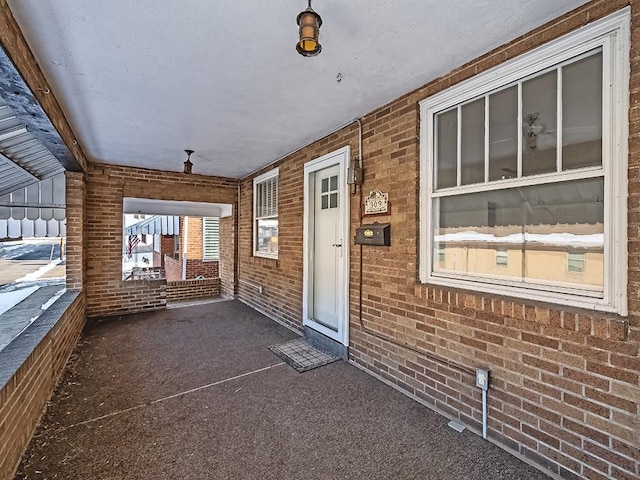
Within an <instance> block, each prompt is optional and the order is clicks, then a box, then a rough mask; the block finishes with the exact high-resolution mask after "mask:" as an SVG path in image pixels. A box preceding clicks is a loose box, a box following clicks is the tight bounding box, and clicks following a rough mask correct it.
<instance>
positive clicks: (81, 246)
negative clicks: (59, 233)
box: [65, 172, 87, 290]
mask: <svg viewBox="0 0 640 480" xmlns="http://www.w3.org/2000/svg"><path fill="white" fill-rule="evenodd" d="M65 176H66V197H67V202H66V204H67V208H66V213H67V290H82V289H83V288H84V284H85V281H86V275H85V273H86V261H85V258H86V257H85V241H84V231H85V229H84V224H85V221H84V220H85V201H86V190H87V188H86V182H85V177H84V174H83V173H77V172H66V174H65Z"/></svg>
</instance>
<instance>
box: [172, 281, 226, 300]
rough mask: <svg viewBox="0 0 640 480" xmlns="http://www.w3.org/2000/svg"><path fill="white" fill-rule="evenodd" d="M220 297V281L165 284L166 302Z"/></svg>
mask: <svg viewBox="0 0 640 480" xmlns="http://www.w3.org/2000/svg"><path fill="white" fill-rule="evenodd" d="M218 296H220V279H219V278H209V279H205V280H184V281H176V282H167V301H175V300H188V299H194V298H203V297H218Z"/></svg>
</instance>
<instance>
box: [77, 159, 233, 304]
mask: <svg viewBox="0 0 640 480" xmlns="http://www.w3.org/2000/svg"><path fill="white" fill-rule="evenodd" d="M236 194H237V182H236V180H233V179H226V178H219V177H205V176H203V175H186V174H183V173H176V172H163V171H159V170H146V169H140V168H129V167H117V166H112V165H106V164H92V165H91V167H90V168H89V172H88V178H87V230H86V232H85V234H86V237H87V251H88V252H90V253H89V258H88V261H87V314H88V315H89V316H97V315H112V314H118V313H125V312H134V311H142V310H151V309H157V308H163V307H164V306H165V304H166V287H165V282H162V281H123V280H122V273H121V270H122V266H121V251H122V247H121V242H122V199H123V197H137V198H152V199H157V200H176V201H192V202H212V203H228V204H231V205H235V202H236Z"/></svg>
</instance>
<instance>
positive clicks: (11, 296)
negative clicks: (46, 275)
mask: <svg viewBox="0 0 640 480" xmlns="http://www.w3.org/2000/svg"><path fill="white" fill-rule="evenodd" d="M39 288H40V286H39V285H36V286H33V287H27V288H22V289H20V290H14V291H13V292H5V293H0V315H2V314H3V313H4V312H6V311H7V310H9V309H10V308H13V307H14V306H15V305H17V304H18V303H20V302H21V301H22V300H24V299H25V298H27V297H28V296H29V295H31V294H32V293H33V292H35V291H36V290H38V289H39Z"/></svg>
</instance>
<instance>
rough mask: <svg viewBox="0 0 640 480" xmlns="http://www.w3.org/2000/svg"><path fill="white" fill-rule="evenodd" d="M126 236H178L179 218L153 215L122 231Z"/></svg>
mask: <svg viewBox="0 0 640 480" xmlns="http://www.w3.org/2000/svg"><path fill="white" fill-rule="evenodd" d="M124 231H125V234H126V235H178V234H179V233H180V217H179V216H174V215H154V216H153V217H150V218H147V219H145V220H142V221H140V222H138V223H134V224H133V225H129V226H128V227H126V228H125V229H124Z"/></svg>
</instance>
